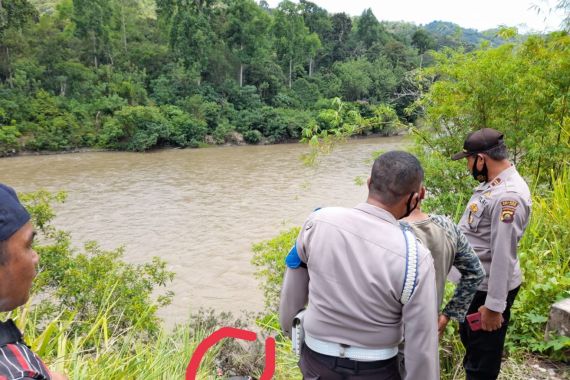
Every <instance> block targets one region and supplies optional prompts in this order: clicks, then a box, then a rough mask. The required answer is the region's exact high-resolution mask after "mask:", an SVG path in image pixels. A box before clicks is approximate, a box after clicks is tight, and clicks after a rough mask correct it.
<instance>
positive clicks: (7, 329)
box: [0, 319, 22, 346]
mask: <svg viewBox="0 0 570 380" xmlns="http://www.w3.org/2000/svg"><path fill="white" fill-rule="evenodd" d="M20 341H22V333H21V332H20V330H19V329H18V328H17V327H16V324H15V323H14V321H13V320H11V319H8V320H7V321H6V322H0V346H5V345H7V344H12V343H16V342H20Z"/></svg>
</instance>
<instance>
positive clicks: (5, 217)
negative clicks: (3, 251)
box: [0, 183, 30, 241]
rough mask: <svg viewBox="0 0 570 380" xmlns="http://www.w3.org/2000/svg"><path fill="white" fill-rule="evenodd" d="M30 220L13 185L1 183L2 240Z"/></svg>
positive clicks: (0, 229) (0, 230) (0, 223)
mask: <svg viewBox="0 0 570 380" xmlns="http://www.w3.org/2000/svg"><path fill="white" fill-rule="evenodd" d="M28 220H30V214H28V212H27V211H26V209H25V208H24V206H22V204H21V203H20V201H19V200H18V196H17V195H16V192H15V191H14V189H12V188H11V187H8V186H6V185H3V184H1V183H0V241H4V240H8V239H9V238H10V237H11V236H12V235H14V234H15V233H16V232H17V231H18V230H19V229H20V228H22V226H23V225H24V224H26V223H27V222H28Z"/></svg>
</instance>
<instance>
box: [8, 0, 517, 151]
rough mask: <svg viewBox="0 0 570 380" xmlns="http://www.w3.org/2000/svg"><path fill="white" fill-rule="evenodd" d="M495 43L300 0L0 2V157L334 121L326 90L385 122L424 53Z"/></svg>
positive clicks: (370, 125)
mask: <svg viewBox="0 0 570 380" xmlns="http://www.w3.org/2000/svg"><path fill="white" fill-rule="evenodd" d="M515 35H516V34H515ZM511 37H513V36H511ZM514 38H515V39H521V37H520V36H517V37H514ZM502 42H504V40H503V39H501V38H500V37H499V36H498V34H497V31H487V32H485V33H479V32H477V31H475V30H472V29H462V28H460V27H459V26H457V25H455V24H451V23H448V22H433V23H430V24H428V25H426V26H425V27H421V26H416V25H414V24H409V23H403V22H379V21H378V19H377V18H376V17H375V15H374V14H373V13H372V11H371V10H370V9H368V10H365V11H364V12H363V13H362V15H360V16H359V17H350V16H348V15H347V14H345V13H337V14H330V13H328V12H327V11H326V10H325V9H323V8H320V7H318V6H317V5H315V4H314V3H311V2H308V1H300V3H298V4H297V3H293V2H290V1H283V2H281V3H280V4H279V5H278V6H277V8H275V9H271V8H269V7H268V5H267V3H266V2H264V1H261V2H260V3H259V4H257V3H256V2H254V1H253V0H194V1H188V0H156V1H152V0H60V1H57V0H56V1H53V0H51V1H46V0H3V1H1V2H0V126H1V130H0V156H1V155H10V154H14V153H16V152H18V151H22V150H26V151H60V150H73V149H77V148H82V147H94V148H103V149H119V150H135V151H144V150H148V149H151V148H154V147H161V146H177V147H198V146H201V145H205V144H221V143H242V142H246V143H253V144H255V143H274V142H282V141H287V140H291V139H297V140H298V139H299V138H300V137H301V131H302V129H303V128H305V127H307V126H311V128H313V129H318V130H328V129H332V128H335V127H338V126H339V122H340V121H339V117H338V104H339V103H338V100H339V99H342V101H343V102H344V103H343V107H344V108H343V112H344V114H347V113H349V114H350V115H352V116H350V117H352V118H353V119H355V120H356V121H355V122H357V123H358V124H361V126H364V128H361V130H360V133H383V134H390V133H393V132H394V131H395V129H396V128H397V127H398V125H400V124H399V123H401V122H404V123H410V122H413V121H414V120H415V118H416V115H415V114H414V113H412V112H409V106H410V105H411V104H412V103H413V102H414V101H416V100H417V98H418V96H419V95H420V93H419V92H418V91H417V88H418V86H417V84H416V83H415V80H416V78H415V77H416V76H415V72H416V71H417V70H418V68H421V67H426V66H429V65H431V64H432V63H433V58H432V56H431V55H430V54H427V53H426V52H428V51H431V50H434V51H441V50H442V49H445V48H453V49H459V50H461V51H471V50H473V49H475V48H476V47H479V46H481V45H482V44H483V45H487V46H496V45H499V44H501V43H502ZM335 100H336V101H335Z"/></svg>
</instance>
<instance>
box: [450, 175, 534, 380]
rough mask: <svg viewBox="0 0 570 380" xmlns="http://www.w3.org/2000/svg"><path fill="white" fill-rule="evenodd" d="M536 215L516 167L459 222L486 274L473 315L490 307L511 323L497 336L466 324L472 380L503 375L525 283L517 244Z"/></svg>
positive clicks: (481, 191)
mask: <svg viewBox="0 0 570 380" xmlns="http://www.w3.org/2000/svg"><path fill="white" fill-rule="evenodd" d="M530 211H531V195H530V190H529V188H528V185H527V184H526V182H525V181H524V179H523V178H522V177H521V176H520V175H519V173H518V172H517V170H516V168H515V167H514V166H511V167H509V168H508V169H505V170H504V171H503V172H501V173H500V174H499V175H498V176H497V177H495V178H494V179H493V180H492V181H490V182H487V183H483V184H481V185H480V186H478V187H477V188H476V189H475V191H474V193H473V196H472V197H471V199H470V200H469V203H468V204H467V208H466V210H465V212H464V214H463V216H462V218H461V221H460V223H459V227H460V228H461V230H462V231H463V233H464V234H465V236H466V237H467V239H468V240H469V243H470V244H471V246H472V247H473V249H474V250H475V252H476V254H477V256H478V257H479V259H480V260H481V263H482V264H483V268H484V269H485V272H486V277H485V279H484V280H483V282H482V283H481V285H480V286H479V288H478V290H479V291H478V292H477V294H476V296H475V299H474V300H473V302H472V304H471V307H470V308H469V313H473V312H476V311H477V309H478V308H479V307H480V306H481V305H485V306H486V307H487V308H488V309H489V310H492V311H495V312H500V313H503V318H504V320H505V322H504V323H503V326H502V328H501V329H499V330H497V331H493V332H485V331H478V332H473V331H471V330H470V329H469V327H468V325H467V324H462V325H461V326H460V333H461V336H462V340H463V343H464V345H465V348H466V350H467V355H466V363H465V369H466V372H467V378H468V379H494V378H496V377H497V376H498V374H499V370H500V364H501V355H502V348H503V344H504V339H505V335H506V330H507V326H508V322H509V319H510V306H511V305H512V303H513V302H514V299H515V297H516V293H517V291H518V288H519V286H520V284H521V282H522V275H521V270H520V265H519V259H518V256H517V245H518V242H519V240H520V239H521V237H522V234H523V232H524V230H525V228H526V226H527V224H528V221H529V217H530Z"/></svg>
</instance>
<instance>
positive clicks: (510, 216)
mask: <svg viewBox="0 0 570 380" xmlns="http://www.w3.org/2000/svg"><path fill="white" fill-rule="evenodd" d="M513 220H515V210H513V209H507V208H504V209H503V210H502V211H501V222H503V223H512V222H513Z"/></svg>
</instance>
